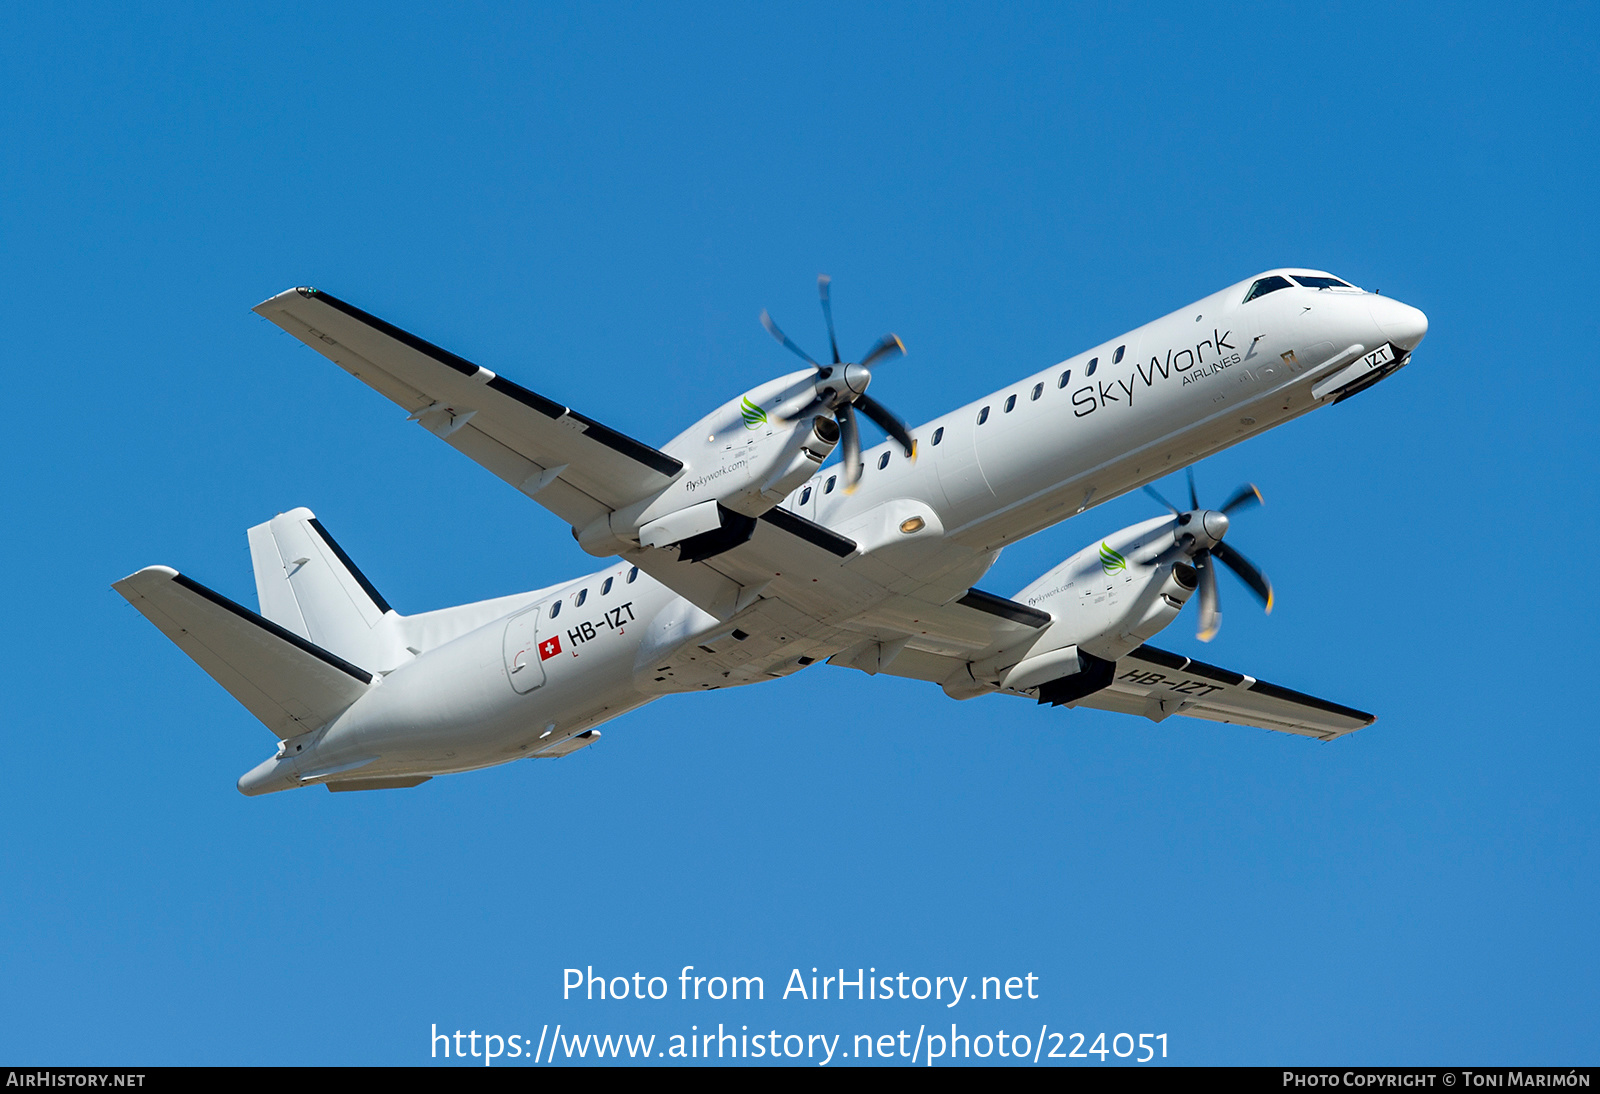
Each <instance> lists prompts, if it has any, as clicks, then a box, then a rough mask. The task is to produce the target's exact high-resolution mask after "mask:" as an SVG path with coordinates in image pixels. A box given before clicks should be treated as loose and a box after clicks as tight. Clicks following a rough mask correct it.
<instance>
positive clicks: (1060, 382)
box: [1056, 368, 1072, 387]
mask: <svg viewBox="0 0 1600 1094" xmlns="http://www.w3.org/2000/svg"><path fill="white" fill-rule="evenodd" d="M1071 379H1072V370H1071V369H1070V368H1069V369H1067V371H1065V372H1063V373H1062V374H1061V379H1059V380H1057V381H1056V387H1066V386H1067V382H1068V381H1069V380H1071Z"/></svg>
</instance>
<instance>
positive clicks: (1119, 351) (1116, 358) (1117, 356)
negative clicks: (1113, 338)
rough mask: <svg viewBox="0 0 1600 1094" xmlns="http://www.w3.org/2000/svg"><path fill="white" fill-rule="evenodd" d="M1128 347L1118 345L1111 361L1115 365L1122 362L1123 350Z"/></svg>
mask: <svg viewBox="0 0 1600 1094" xmlns="http://www.w3.org/2000/svg"><path fill="white" fill-rule="evenodd" d="M1127 348H1128V347H1127V346H1118V347H1117V352H1115V353H1113V354H1112V355H1111V363H1112V364H1113V365H1115V364H1118V363H1119V362H1121V360H1122V351H1123V350H1125V349H1127Z"/></svg>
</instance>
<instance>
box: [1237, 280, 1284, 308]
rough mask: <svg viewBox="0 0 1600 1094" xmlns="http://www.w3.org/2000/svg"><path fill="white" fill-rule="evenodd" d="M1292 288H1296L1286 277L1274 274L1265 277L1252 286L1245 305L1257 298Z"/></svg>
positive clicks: (1245, 297)
mask: <svg viewBox="0 0 1600 1094" xmlns="http://www.w3.org/2000/svg"><path fill="white" fill-rule="evenodd" d="M1292 288H1294V286H1293V285H1291V284H1290V283H1289V279H1288V278H1286V277H1279V276H1278V275H1277V274H1273V275H1272V276H1271V277H1263V278H1262V279H1261V280H1260V281H1257V282H1256V283H1255V284H1254V285H1251V286H1250V291H1249V292H1247V293H1245V295H1244V301H1243V303H1246V304H1248V303H1250V301H1252V300H1254V299H1255V298H1256V297H1258V296H1266V295H1267V294H1268V293H1269V292H1277V291H1278V290H1279V289H1292Z"/></svg>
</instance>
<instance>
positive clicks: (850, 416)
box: [834, 403, 861, 493]
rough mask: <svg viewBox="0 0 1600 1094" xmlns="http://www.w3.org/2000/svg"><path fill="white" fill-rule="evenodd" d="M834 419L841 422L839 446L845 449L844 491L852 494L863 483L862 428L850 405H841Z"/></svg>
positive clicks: (835, 412)
mask: <svg viewBox="0 0 1600 1094" xmlns="http://www.w3.org/2000/svg"><path fill="white" fill-rule="evenodd" d="M834 417H835V418H837V419H838V421H839V434H840V436H839V445H840V447H841V448H843V449H844V489H845V492H846V493H850V492H852V491H854V490H855V488H856V485H857V484H858V483H860V481H861V428H860V427H859V426H858V425H856V415H855V410H854V409H853V408H852V407H851V406H850V404H849V403H840V404H839V409H838V410H836V411H834Z"/></svg>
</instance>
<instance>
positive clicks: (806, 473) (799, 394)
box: [576, 369, 839, 555]
mask: <svg viewBox="0 0 1600 1094" xmlns="http://www.w3.org/2000/svg"><path fill="white" fill-rule="evenodd" d="M815 398H816V373H815V372H814V371H812V370H810V369H805V370H803V371H800V372H794V373H790V374H789V375H787V376H780V377H778V378H777V379H776V380H772V381H769V382H768V383H765V384H763V385H762V386H760V387H758V388H756V389H755V390H754V391H750V392H747V393H746V394H744V395H741V396H740V397H739V398H737V399H732V400H730V401H728V402H727V403H724V404H723V405H722V406H720V407H718V408H717V409H716V410H714V411H713V412H712V413H710V414H708V415H706V417H704V418H702V419H701V420H700V421H698V422H696V423H695V424H694V425H693V426H691V427H689V429H687V430H685V431H684V432H683V433H681V434H680V435H679V436H678V437H676V438H675V439H674V440H673V441H672V442H671V443H670V444H668V445H666V446H665V447H664V449H663V451H665V452H666V453H668V454H669V455H672V456H675V457H677V458H678V459H680V460H682V461H683V464H684V469H683V471H682V473H680V474H679V475H678V477H677V478H676V479H674V480H673V482H672V484H671V485H670V486H668V487H667V488H666V489H664V490H662V491H661V492H660V493H658V494H655V495H652V496H651V497H648V498H644V499H642V500H640V501H638V502H635V503H633V504H632V505H629V506H626V507H625V508H623V509H619V510H618V511H616V512H615V513H612V514H611V515H610V517H608V518H605V519H602V520H599V521H596V522H595V523H594V524H592V525H590V526H589V527H587V528H582V529H578V530H577V531H576V534H577V537H578V543H579V545H580V546H582V547H583V549H584V550H585V551H588V552H589V553H590V554H593V555H614V554H617V553H619V552H621V551H624V550H627V549H628V548H631V547H635V546H645V547H668V546H671V545H673V544H679V543H683V542H684V541H685V540H690V539H694V538H695V537H707V536H714V535H715V534H716V533H718V532H719V531H729V532H735V533H736V532H737V530H738V527H739V526H748V522H749V518H754V517H758V516H760V515H761V514H762V513H765V512H766V511H767V510H769V509H771V508H772V507H773V506H775V505H777V504H778V503H779V502H781V501H783V500H784V499H785V498H786V497H788V496H789V494H790V492H792V491H793V490H794V489H795V488H796V487H798V486H799V485H800V484H801V483H803V482H805V481H806V480H807V479H808V478H810V477H811V476H812V475H813V474H814V473H815V472H816V470H817V468H818V467H819V466H821V464H822V462H823V461H824V460H826V459H827V458H828V456H829V454H830V453H832V452H833V449H834V446H835V445H836V444H837V443H838V441H839V425H838V423H837V422H835V421H834V420H833V419H832V418H831V417H827V416H825V415H822V414H808V415H807V416H806V417H805V418H803V419H798V420H795V419H791V418H790V417H789V415H791V414H793V413H795V412H797V411H799V410H802V409H804V408H805V407H806V406H807V405H808V404H810V403H811V402H812V401H813V400H814V399H815ZM733 542H742V539H738V538H737V536H735V537H734V540H733V541H732V542H730V543H729V546H731V545H733Z"/></svg>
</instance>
